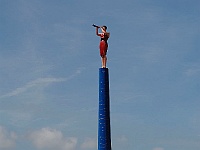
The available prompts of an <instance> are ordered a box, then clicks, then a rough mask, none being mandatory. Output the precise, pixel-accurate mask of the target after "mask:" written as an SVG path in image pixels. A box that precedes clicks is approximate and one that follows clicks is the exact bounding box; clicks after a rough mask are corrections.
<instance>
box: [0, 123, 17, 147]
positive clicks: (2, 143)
mask: <svg viewBox="0 0 200 150" xmlns="http://www.w3.org/2000/svg"><path fill="white" fill-rule="evenodd" d="M16 139H17V135H16V134H15V133H14V132H8V131H6V129H4V128H3V127H2V126H0V149H6V148H13V147H15V141H16Z"/></svg>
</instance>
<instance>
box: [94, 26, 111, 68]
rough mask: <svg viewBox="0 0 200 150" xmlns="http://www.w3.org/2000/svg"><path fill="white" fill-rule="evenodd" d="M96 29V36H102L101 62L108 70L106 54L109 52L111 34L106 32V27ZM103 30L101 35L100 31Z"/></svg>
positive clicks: (100, 47)
mask: <svg viewBox="0 0 200 150" xmlns="http://www.w3.org/2000/svg"><path fill="white" fill-rule="evenodd" d="M95 27H96V35H97V36H100V38H101V40H100V44H99V49H100V56H101V61H102V68H106V62H107V57H106V53H107V50H108V42H107V41H108V38H109V37H110V33H108V32H106V30H107V27H106V26H102V27H99V26H95ZM99 28H100V29H101V31H102V33H99V32H98V31H99V30H98V29H99Z"/></svg>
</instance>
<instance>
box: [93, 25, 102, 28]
mask: <svg viewBox="0 0 200 150" xmlns="http://www.w3.org/2000/svg"><path fill="white" fill-rule="evenodd" d="M92 26H93V27H97V28H100V27H99V26H97V25H95V24H93V25H92Z"/></svg>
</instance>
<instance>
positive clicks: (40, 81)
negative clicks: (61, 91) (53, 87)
mask: <svg viewBox="0 0 200 150" xmlns="http://www.w3.org/2000/svg"><path fill="white" fill-rule="evenodd" d="M83 69H84V68H78V69H77V70H76V71H75V73H74V74H72V75H71V76H69V77H67V78H54V77H47V78H38V79H36V80H33V81H30V82H28V83H27V84H25V85H24V86H22V87H19V88H16V89H15V90H13V91H12V92H10V93H7V94H5V95H2V96H0V98H6V97H12V96H17V95H19V94H22V93H24V92H26V91H27V90H28V89H30V88H33V87H37V86H47V85H49V84H52V83H57V82H65V81H68V80H70V79H72V78H74V77H75V76H77V75H78V74H80V73H81V72H82V70H83Z"/></svg>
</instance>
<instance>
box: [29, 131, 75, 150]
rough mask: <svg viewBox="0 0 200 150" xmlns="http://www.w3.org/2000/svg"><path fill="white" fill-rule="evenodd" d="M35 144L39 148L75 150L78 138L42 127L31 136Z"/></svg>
mask: <svg viewBox="0 0 200 150" xmlns="http://www.w3.org/2000/svg"><path fill="white" fill-rule="evenodd" d="M29 138H30V140H31V142H32V143H33V145H34V146H35V147H37V148H39V149H48V150H50V149H53V150H55V149H57V150H74V149H75V148H76V146H77V141H78V140H77V138H75V137H69V138H65V137H64V136H63V134H62V132H61V131H58V130H55V129H51V128H42V129H40V130H37V131H34V132H32V133H31V134H30V136H29Z"/></svg>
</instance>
